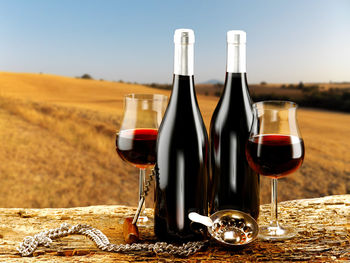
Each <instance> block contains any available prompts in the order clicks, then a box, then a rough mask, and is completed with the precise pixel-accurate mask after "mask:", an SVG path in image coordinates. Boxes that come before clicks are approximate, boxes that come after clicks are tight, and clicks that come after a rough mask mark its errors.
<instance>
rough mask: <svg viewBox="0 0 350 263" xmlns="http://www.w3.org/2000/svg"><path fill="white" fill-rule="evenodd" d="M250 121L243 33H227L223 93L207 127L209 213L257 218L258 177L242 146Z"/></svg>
mask: <svg viewBox="0 0 350 263" xmlns="http://www.w3.org/2000/svg"><path fill="white" fill-rule="evenodd" d="M252 121H253V112H252V101H251V98H250V95H249V91H248V84H247V73H246V33H245V32H244V31H236V30H234V31H229V32H227V72H226V80H225V85H224V90H223V93H222V95H221V98H220V100H219V102H218V105H217V106H216V109H215V111H214V113H213V116H212V119H211V123H210V145H211V155H210V156H211V170H212V173H211V177H210V183H209V213H210V214H212V213H214V212H216V211H218V210H223V209H235V210H240V211H243V212H246V213H249V214H250V215H251V216H253V217H254V218H255V219H257V217H258V215H259V175H258V174H257V173H256V172H255V171H254V170H253V169H252V168H250V166H249V165H248V162H247V160H246V155H245V146H246V143H247V140H248V137H249V132H250V128H251V124H252Z"/></svg>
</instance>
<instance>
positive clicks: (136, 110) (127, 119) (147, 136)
mask: <svg viewBox="0 0 350 263" xmlns="http://www.w3.org/2000/svg"><path fill="white" fill-rule="evenodd" d="M166 105H167V97H166V96H164V95H159V94H128V95H126V96H125V97H124V115H123V119H122V122H121V126H120V129H119V131H118V132H117V136H116V150H117V153H118V154H119V156H120V157H121V158H122V159H123V160H124V161H126V162H128V163H130V164H132V165H133V166H135V167H137V168H139V170H140V175H139V201H140V199H141V197H142V195H143V192H144V187H145V177H146V168H150V167H152V166H154V165H155V162H156V143H157V135H158V127H159V125H160V123H161V120H162V117H163V114H164V111H165V109H166ZM144 208H145V203H144V204H143V206H142V210H141V211H142V214H141V216H140V217H139V221H138V222H139V223H140V224H141V225H147V221H149V218H148V217H147V216H146V214H145V213H144Z"/></svg>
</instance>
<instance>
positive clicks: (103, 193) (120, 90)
mask: <svg viewBox="0 0 350 263" xmlns="http://www.w3.org/2000/svg"><path fill="white" fill-rule="evenodd" d="M128 93H161V94H166V95H170V92H169V91H166V90H156V89H153V88H149V87H145V86H141V85H131V84H125V83H117V82H107V81H98V80H85V79H75V78H68V77H61V76H53V75H45V74H28V73H0V127H1V129H0V143H1V145H2V147H1V149H2V150H1V151H0V163H1V165H0V180H1V184H0V207H71V206H86V205H98V204H127V205H136V203H137V191H136V190H135V189H138V188H137V185H138V172H137V169H136V168H133V167H131V166H130V165H128V164H126V163H124V162H123V161H121V160H120V158H119V156H118V155H117V154H116V153H115V141H114V140H115V131H116V129H117V128H118V125H119V122H120V119H121V115H122V112H123V96H124V95H125V94H128ZM217 100H218V98H217V97H214V96H204V95H198V102H199V105H200V109H201V111H202V114H203V117H204V120H205V123H206V125H207V127H208V125H209V122H210V118H211V114H212V112H213V110H214V108H215V106H216V103H217ZM299 124H300V127H301V130H302V134H303V137H304V141H305V145H306V157H305V161H304V164H303V166H302V168H301V169H300V171H298V172H297V173H295V174H293V175H291V176H289V177H286V178H283V179H281V180H280V184H279V200H287V199H297V198H308V197H318V196H324V195H330V194H345V193H350V151H349V148H350V139H349V134H350V114H345V113H335V112H327V111H321V110H309V109H300V110H299ZM261 195H262V201H263V202H269V195H270V185H269V179H266V178H262V190H261ZM148 199H149V200H148V206H151V204H150V203H151V199H152V198H151V197H150V198H148Z"/></svg>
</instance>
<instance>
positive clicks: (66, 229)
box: [17, 223, 208, 257]
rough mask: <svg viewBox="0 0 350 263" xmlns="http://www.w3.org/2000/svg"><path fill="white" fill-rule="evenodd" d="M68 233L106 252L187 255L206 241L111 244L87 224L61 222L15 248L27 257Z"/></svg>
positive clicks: (202, 245)
mask: <svg viewBox="0 0 350 263" xmlns="http://www.w3.org/2000/svg"><path fill="white" fill-rule="evenodd" d="M69 235H84V236H87V237H88V238H90V239H91V240H92V241H93V242H94V243H95V244H96V246H97V247H98V248H99V249H101V250H103V251H108V252H116V253H123V252H124V253H125V252H131V251H146V252H153V253H156V254H168V255H176V256H189V255H191V254H194V253H196V252H197V251H198V250H200V249H202V248H203V247H204V246H205V245H206V244H207V242H208V241H192V242H187V243H184V244H182V245H181V246H176V245H173V244H168V243H166V242H156V243H153V244H141V243H134V244H131V245H129V244H126V245H124V244H119V245H116V244H112V243H110V242H109V239H108V238H107V237H106V235H105V234H103V233H102V232H101V231H100V230H99V229H97V228H93V227H91V226H89V225H83V224H78V225H73V226H72V225H70V224H67V223H63V224H62V225H61V226H60V227H59V228H54V229H49V230H45V231H42V232H40V233H38V234H36V235H34V236H27V237H25V238H24V240H23V242H22V243H21V244H20V245H19V247H18V248H17V250H18V252H19V253H20V254H21V256H22V257H27V256H30V255H32V254H33V252H34V251H35V250H36V249H37V247H39V246H45V247H49V246H50V245H51V243H52V241H53V240H54V239H58V238H60V237H66V236H69Z"/></svg>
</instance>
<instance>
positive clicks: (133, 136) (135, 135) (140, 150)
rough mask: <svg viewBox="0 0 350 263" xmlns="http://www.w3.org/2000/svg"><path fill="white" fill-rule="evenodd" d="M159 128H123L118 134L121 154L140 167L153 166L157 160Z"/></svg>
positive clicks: (125, 159)
mask: <svg viewBox="0 0 350 263" xmlns="http://www.w3.org/2000/svg"><path fill="white" fill-rule="evenodd" d="M157 135H158V130H157V129H130V130H122V131H120V132H119V133H118V134H117V138H116V149H117V153H118V154H119V156H120V157H121V158H122V159H123V160H124V161H126V162H129V163H131V164H133V165H134V166H136V167H138V168H147V167H149V166H153V165H154V164H155V162H156V143H157Z"/></svg>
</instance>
